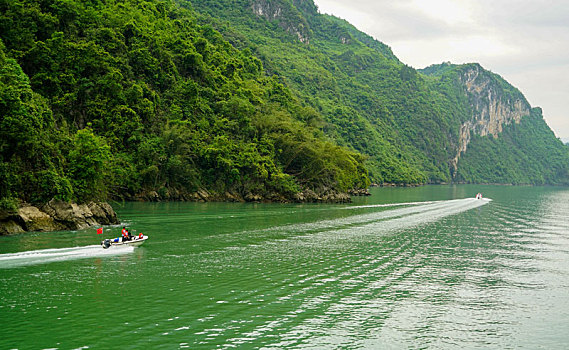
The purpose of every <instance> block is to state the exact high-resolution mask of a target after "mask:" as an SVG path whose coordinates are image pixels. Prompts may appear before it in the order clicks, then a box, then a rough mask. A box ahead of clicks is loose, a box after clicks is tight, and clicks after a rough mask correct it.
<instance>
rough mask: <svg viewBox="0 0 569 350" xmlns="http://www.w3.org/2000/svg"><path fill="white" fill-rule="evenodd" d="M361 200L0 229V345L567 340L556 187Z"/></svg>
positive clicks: (170, 208)
mask: <svg viewBox="0 0 569 350" xmlns="http://www.w3.org/2000/svg"><path fill="white" fill-rule="evenodd" d="M371 192H372V194H373V196H371V197H362V198H354V202H353V203H351V204H343V205H336V204H326V205H324V204H250V203H249V204H235V203H125V204H115V205H114V207H115V209H116V210H117V212H118V214H119V217H120V218H121V220H122V221H123V222H124V223H125V224H126V225H128V226H129V227H130V228H131V229H132V230H134V231H136V232H139V231H141V232H143V233H144V234H146V235H148V236H149V237H150V239H149V240H148V242H146V243H145V244H144V245H143V246H141V247H138V248H132V247H126V248H121V247H112V248H110V249H107V250H104V249H102V248H101V247H100V246H97V244H98V243H99V241H100V239H101V236H100V235H97V234H96V233H95V228H92V229H89V230H85V231H78V232H56V233H29V234H24V235H16V236H5V237H0V324H1V328H0V349H183V348H188V349H216V348H223V349H233V348H238V349H258V348H262V349H408V348H432V349H441V348H443V349H446V348H449V349H453V348H466V349H470V348H475V349H481V348H483V349H488V348H489V349H508V348H510V349H512V348H513V349H536V348H544V349H565V348H567V346H568V345H569V189H568V188H553V187H500V186H473V185H463V186H426V187H419V188H374V189H371ZM477 192H483V193H484V195H485V197H488V198H491V199H492V200H475V199H473V198H474V195H475V194H476V193H477ZM118 234H119V228H118V227H105V233H104V235H103V236H105V237H106V238H109V237H112V236H118Z"/></svg>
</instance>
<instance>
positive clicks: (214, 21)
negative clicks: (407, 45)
mask: <svg viewBox="0 0 569 350" xmlns="http://www.w3.org/2000/svg"><path fill="white" fill-rule="evenodd" d="M0 39H1V42H0V198H1V201H2V203H1V205H0V206H4V207H7V206H10V205H12V204H13V203H14V201H15V200H16V199H22V200H25V201H29V202H37V203H41V202H45V201H48V200H50V199H51V198H56V199H61V200H73V201H78V202H82V201H86V200H90V199H105V198H109V197H110V198H127V199H132V198H137V197H143V198H146V199H149V198H154V199H206V197H207V198H209V199H238V200H240V199H245V200H259V199H269V200H295V199H297V200H298V199H302V198H303V195H301V194H300V193H301V192H302V191H304V192H305V193H307V192H311V191H315V192H316V193H318V194H320V195H324V194H326V193H338V192H345V191H348V190H350V189H357V188H365V187H366V186H368V185H369V183H370V179H371V180H372V181H373V182H377V183H382V182H390V183H397V184H421V183H438V182H451V181H462V182H498V183H530V184H543V183H551V184H559V183H567V182H568V181H569V176H568V172H567V169H568V168H569V152H568V149H567V147H565V146H563V144H562V143H561V142H560V141H559V140H557V139H556V138H555V137H554V135H553V133H552V132H551V130H550V129H549V128H548V127H547V125H546V124H545V122H544V121H543V119H542V116H541V110H539V109H532V108H531V107H530V106H529V104H528V103H527V101H525V98H523V95H522V94H521V93H520V92H519V91H517V90H516V89H515V88H513V87H511V86H510V85H509V84H508V83H507V82H505V81H504V80H503V79H501V78H500V77H498V76H497V75H495V74H492V73H490V72H487V71H485V70H484V69H483V68H482V67H480V66H478V65H476V64H473V65H462V66H454V65H450V64H442V65H437V66H432V67H429V68H428V69H425V70H423V71H417V70H415V69H413V68H411V67H409V66H407V65H405V64H404V63H402V62H400V61H399V60H398V59H397V58H396V57H395V55H394V54H393V53H392V52H391V50H390V48H389V47H388V46H386V45H385V44H383V43H381V42H379V41H376V40H374V39H373V38H371V37H369V36H368V35H366V34H364V33H362V32H360V31H358V30H357V29H356V28H354V27H353V26H352V25H350V24H349V23H347V22H345V21H343V20H340V19H338V18H335V17H332V16H328V15H323V14H320V13H318V11H317V8H316V6H315V5H314V3H313V2H312V0H294V1H291V0H271V1H269V0H215V1H213V0H200V1H188V0H178V1H174V0H166V1H158V0H148V1H136V0H127V1H118V0H117V1H112V0H91V1H80V0H41V1H34V0H0ZM528 169H530V170H529V171H528ZM308 190H311V191H308ZM304 198H305V197H304Z"/></svg>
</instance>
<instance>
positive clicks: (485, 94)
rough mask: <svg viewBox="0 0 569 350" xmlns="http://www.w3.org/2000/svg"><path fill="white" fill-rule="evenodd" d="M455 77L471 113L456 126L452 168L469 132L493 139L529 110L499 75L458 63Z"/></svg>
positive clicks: (518, 94) (464, 149)
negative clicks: (457, 130) (458, 129)
mask: <svg viewBox="0 0 569 350" xmlns="http://www.w3.org/2000/svg"><path fill="white" fill-rule="evenodd" d="M458 80H459V83H460V84H461V85H462V87H463V89H464V92H465V94H466V95H467V98H468V102H469V105H470V108H471V115H470V119H468V120H466V121H465V122H463V123H462V125H461V127H460V133H459V140H458V151H457V154H456V156H455V158H454V161H453V166H454V168H455V170H456V166H457V163H458V160H459V158H460V156H461V154H462V153H464V152H466V150H467V148H468V144H469V143H470V139H471V135H473V134H474V135H479V136H487V135H492V136H493V137H494V138H497V137H498V136H499V134H500V133H501V132H502V129H503V127H504V126H505V125H509V124H512V123H517V124H519V122H520V121H521V119H522V118H523V117H526V116H529V115H530V112H531V106H530V104H529V103H528V102H527V100H526V99H525V98H524V96H523V95H522V94H521V93H520V92H519V91H518V90H517V89H515V88H513V87H512V86H511V85H509V84H508V85H504V83H505V82H504V81H503V80H502V79H501V78H500V77H498V76H497V75H495V74H493V73H490V72H488V71H486V70H484V69H483V68H482V67H481V66H480V65H478V64H469V65H464V66H462V67H461V69H460V70H459V74H458Z"/></svg>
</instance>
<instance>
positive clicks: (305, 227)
mask: <svg viewBox="0 0 569 350" xmlns="http://www.w3.org/2000/svg"><path fill="white" fill-rule="evenodd" d="M489 201H490V199H485V200H480V199H474V198H465V199H452V200H444V201H430V202H413V203H394V204H387V205H386V204H379V205H371V206H360V207H359V208H368V207H371V208H374V207H377V208H382V207H397V206H405V207H404V208H396V209H391V210H386V211H379V212H373V213H366V214H360V215H352V216H348V217H345V218H341V219H332V220H321V221H316V222H311V223H303V224H292V225H285V226H277V227H272V228H269V229H267V231H273V232H294V233H295V235H298V234H305V233H315V232H321V231H330V230H342V229H348V228H350V227H362V226H367V225H370V224H371V225H373V224H381V225H383V226H384V227H385V228H389V227H391V226H397V225H399V222H403V223H404V224H407V225H404V226H413V225H416V224H421V222H422V221H424V222H430V221H435V220H438V219H439V218H441V217H444V216H448V215H453V214H458V213H460V212H462V211H466V210H470V209H473V208H476V207H479V206H482V205H484V204H487V203H488V202H489ZM351 208H358V207H350V209H351ZM398 219H400V220H398Z"/></svg>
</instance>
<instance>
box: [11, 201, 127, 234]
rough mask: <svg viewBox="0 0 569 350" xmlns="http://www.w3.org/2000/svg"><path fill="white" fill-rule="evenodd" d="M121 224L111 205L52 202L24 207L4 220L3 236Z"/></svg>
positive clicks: (24, 205)
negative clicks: (39, 205)
mask: <svg viewBox="0 0 569 350" xmlns="http://www.w3.org/2000/svg"><path fill="white" fill-rule="evenodd" d="M118 223H120V222H119V220H118V218H117V214H116V213H115V211H114V210H113V208H112V207H111V206H110V205H109V204H108V203H95V202H89V203H86V204H75V203H67V202H62V201H56V200H51V201H49V202H48V203H46V204H44V205H43V206H41V207H39V208H38V207H36V206H32V205H28V204H23V205H21V206H20V207H19V208H18V209H17V210H16V211H13V212H9V213H4V214H3V215H2V216H1V217H0V235H2V234H11V233H20V232H26V231H42V232H48V231H60V230H80V229H85V228H88V227H91V226H95V225H110V224H118Z"/></svg>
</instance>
